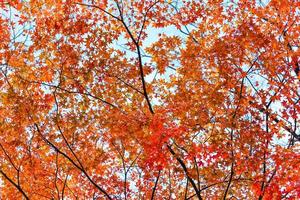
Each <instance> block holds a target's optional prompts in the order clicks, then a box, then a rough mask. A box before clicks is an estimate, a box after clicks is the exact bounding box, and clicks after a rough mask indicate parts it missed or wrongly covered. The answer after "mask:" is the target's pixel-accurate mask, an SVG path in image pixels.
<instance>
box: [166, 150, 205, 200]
mask: <svg viewBox="0 0 300 200" xmlns="http://www.w3.org/2000/svg"><path fill="white" fill-rule="evenodd" d="M167 147H168V149H169V151H170V153H171V154H172V155H173V156H174V157H175V158H176V160H177V161H178V162H179V164H180V165H181V167H182V169H183V171H184V173H185V175H186V177H187V179H188V180H189V182H190V183H191V184H192V186H193V188H194V190H195V192H196V195H197V197H198V199H199V200H202V197H201V195H200V190H198V188H197V185H196V183H195V181H194V180H193V179H192V178H191V177H190V175H189V172H188V169H187V167H186V165H185V164H184V162H183V160H182V159H181V158H179V157H178V156H177V155H176V153H175V151H174V150H173V149H172V148H171V146H170V145H167Z"/></svg>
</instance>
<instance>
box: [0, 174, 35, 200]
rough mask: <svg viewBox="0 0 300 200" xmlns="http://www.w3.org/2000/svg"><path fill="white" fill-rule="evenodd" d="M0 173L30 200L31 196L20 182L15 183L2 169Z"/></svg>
mask: <svg viewBox="0 0 300 200" xmlns="http://www.w3.org/2000/svg"><path fill="white" fill-rule="evenodd" d="M0 173H1V174H2V175H3V176H4V178H5V179H6V180H8V181H9V182H10V183H11V184H12V185H13V186H15V188H17V189H18V190H19V192H21V194H22V195H23V196H24V198H25V199H26V200H29V197H28V196H27V195H26V193H25V192H24V190H23V189H22V188H21V186H20V185H19V184H17V183H15V182H14V181H13V180H12V179H11V178H10V177H8V176H7V174H6V173H5V172H4V171H2V170H1V169H0Z"/></svg>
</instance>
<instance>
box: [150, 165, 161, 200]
mask: <svg viewBox="0 0 300 200" xmlns="http://www.w3.org/2000/svg"><path fill="white" fill-rule="evenodd" d="M160 173H161V170H159V171H158V174H157V177H156V181H155V184H154V187H153V189H152V195H151V200H153V199H154V196H155V191H156V188H157V184H158V180H159V177H160Z"/></svg>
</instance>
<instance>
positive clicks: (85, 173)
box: [34, 123, 112, 200]
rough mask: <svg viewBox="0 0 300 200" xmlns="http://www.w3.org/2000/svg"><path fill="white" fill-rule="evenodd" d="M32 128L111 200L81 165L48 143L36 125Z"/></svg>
mask: <svg viewBox="0 0 300 200" xmlns="http://www.w3.org/2000/svg"><path fill="white" fill-rule="evenodd" d="M34 126H35V128H36V130H37V132H38V133H39V134H40V136H41V137H42V139H43V140H44V141H45V142H46V143H47V144H48V145H49V146H50V147H52V148H53V149H54V150H55V151H56V152H58V153H59V154H61V155H62V156H64V157H65V158H66V159H67V160H69V161H70V162H71V163H72V164H73V165H74V166H75V167H76V168H77V169H79V170H80V171H81V172H82V173H83V174H84V175H85V176H86V178H87V179H88V180H89V181H90V182H91V183H92V185H94V186H95V187H96V188H97V189H98V190H99V191H100V192H102V193H103V194H104V195H105V196H106V198H107V199H109V200H112V198H111V197H110V195H109V194H108V193H107V192H106V191H105V190H104V189H103V188H101V187H100V186H99V185H98V184H97V183H95V182H94V181H93V180H92V179H91V177H90V176H89V175H88V174H87V172H86V171H85V170H84V169H83V168H82V167H81V165H80V164H79V165H78V164H77V163H76V162H75V161H74V160H73V159H72V158H70V156H68V155H67V154H66V153H64V152H62V151H61V150H60V149H59V148H58V147H56V146H55V145H54V144H53V143H52V142H51V141H49V140H48V139H47V138H46V137H45V136H44V135H43V134H42V132H41V130H40V128H39V126H38V124H37V123H34Z"/></svg>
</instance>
